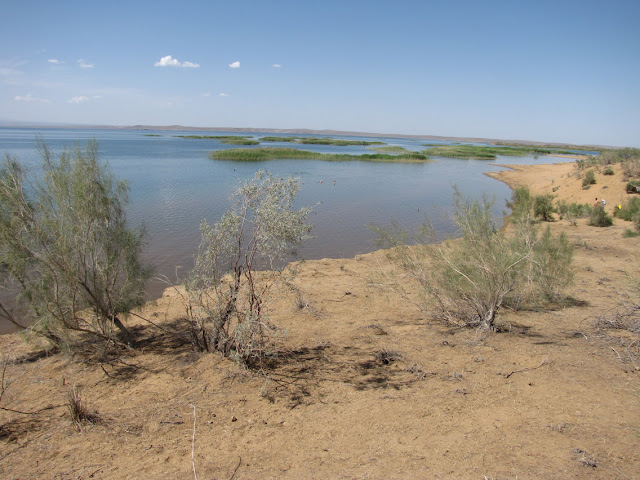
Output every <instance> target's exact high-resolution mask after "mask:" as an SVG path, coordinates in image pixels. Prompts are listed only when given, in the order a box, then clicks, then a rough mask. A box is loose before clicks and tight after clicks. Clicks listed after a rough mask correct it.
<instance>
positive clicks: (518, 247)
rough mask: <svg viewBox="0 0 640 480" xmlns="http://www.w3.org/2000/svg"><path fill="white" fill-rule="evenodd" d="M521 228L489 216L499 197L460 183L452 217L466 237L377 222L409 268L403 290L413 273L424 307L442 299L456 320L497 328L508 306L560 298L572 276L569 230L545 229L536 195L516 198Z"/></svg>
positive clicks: (444, 310)
mask: <svg viewBox="0 0 640 480" xmlns="http://www.w3.org/2000/svg"><path fill="white" fill-rule="evenodd" d="M510 204H511V208H512V210H513V213H514V214H513V216H512V222H513V223H514V224H515V234H514V235H513V236H507V235H506V234H505V232H504V231H503V230H500V229H498V226H497V225H496V224H495V222H494V221H493V219H492V217H491V208H492V206H493V201H492V200H489V199H487V198H486V197H485V198H483V199H482V201H471V200H469V199H466V198H464V197H463V195H462V194H461V193H460V192H459V191H458V190H455V192H454V205H455V213H454V215H453V219H454V221H455V223H456V225H457V227H458V229H459V231H460V233H461V238H459V239H456V240H451V241H448V242H444V243H441V244H436V243H435V242H436V236H435V231H434V229H433V227H432V226H431V225H429V224H426V225H424V226H423V227H422V228H421V229H420V231H419V232H418V234H416V235H411V234H409V233H408V232H406V231H404V230H402V229H400V228H398V227H395V228H394V229H384V228H379V227H373V228H374V230H375V231H376V232H377V233H378V236H379V239H380V244H381V245H382V246H385V247H395V248H394V249H393V250H392V251H391V253H390V258H391V259H392V260H393V261H394V262H395V263H396V264H397V265H398V266H399V267H400V269H401V271H402V272H403V276H402V279H398V280H397V281H396V282H394V287H395V288H396V289H397V290H398V291H399V292H400V293H402V294H404V292H405V290H404V287H405V285H404V282H406V281H407V280H406V279H407V277H408V278H409V279H411V280H413V281H414V282H417V284H419V286H420V290H421V292H422V296H421V305H422V308H423V310H425V311H431V312H433V303H434V302H435V305H436V306H437V307H438V311H439V315H440V318H444V319H445V320H446V321H447V322H448V323H450V324H453V325H458V326H463V325H467V326H474V327H480V328H482V329H493V328H494V325H495V321H496V319H497V316H498V314H499V312H500V310H501V308H502V307H503V306H509V307H510V308H512V309H522V308H538V307H540V306H544V305H548V304H551V303H557V302H558V301H561V300H562V298H563V297H562V291H563V289H564V288H565V287H566V286H567V285H568V284H569V283H570V282H571V280H572V278H573V273H572V270H571V261H572V256H573V249H572V247H571V246H570V245H569V242H568V240H567V238H566V236H565V235H564V234H562V235H560V236H557V237H554V236H553V235H552V234H551V230H550V229H549V228H547V229H545V230H544V231H543V232H542V233H541V232H540V231H539V229H538V228H537V225H536V223H535V221H534V215H535V214H534V205H535V202H534V201H531V196H530V195H524V194H523V192H522V191H521V192H519V193H514V196H513V197H512V201H511V202H510Z"/></svg>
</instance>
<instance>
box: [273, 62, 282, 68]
mask: <svg viewBox="0 0 640 480" xmlns="http://www.w3.org/2000/svg"><path fill="white" fill-rule="evenodd" d="M271 66H272V67H273V68H280V67H282V65H280V64H279V63H274V64H273V65H271Z"/></svg>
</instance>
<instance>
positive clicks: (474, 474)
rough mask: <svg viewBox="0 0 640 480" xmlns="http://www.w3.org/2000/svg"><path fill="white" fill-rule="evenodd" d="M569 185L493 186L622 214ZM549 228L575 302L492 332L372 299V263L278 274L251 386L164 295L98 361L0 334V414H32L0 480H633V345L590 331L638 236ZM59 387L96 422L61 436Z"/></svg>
mask: <svg viewBox="0 0 640 480" xmlns="http://www.w3.org/2000/svg"><path fill="white" fill-rule="evenodd" d="M572 172H573V165H572V164H561V165H553V166H551V165H540V166H532V167H514V170H513V171H507V172H500V173H496V174H493V176H494V177H496V178H499V179H501V180H503V181H505V182H507V183H508V184H509V185H511V186H516V185H529V186H530V187H531V189H532V190H533V191H534V192H549V193H551V191H552V190H555V191H554V195H556V196H557V197H558V198H562V199H566V200H568V201H580V202H591V203H593V201H594V198H595V197H598V198H601V197H603V196H604V197H605V198H606V199H607V201H608V206H607V209H608V210H609V211H611V210H612V209H613V205H614V204H615V203H618V202H621V201H622V200H623V199H624V198H625V194H624V191H623V186H624V183H623V182H622V180H621V176H620V174H619V172H617V174H616V175H615V176H603V175H600V174H598V175H596V178H597V182H598V183H597V184H596V185H594V186H592V187H591V189H589V190H582V188H581V181H580V180H579V179H578V178H577V177H576V176H574V175H572ZM550 225H551V228H552V230H553V231H554V232H560V231H563V232H565V233H566V234H567V235H568V236H569V238H570V239H571V241H572V242H573V243H574V244H575V246H576V248H575V271H576V276H575V282H574V285H573V286H572V287H571V288H570V289H569V291H568V292H567V293H568V294H570V295H571V296H572V297H573V298H574V299H575V302H574V304H575V305H574V306H570V307H565V308H561V309H556V310H553V311H538V312H531V311H529V312H512V311H508V310H504V311H502V312H501V316H500V320H499V325H500V328H499V331H498V332H496V333H492V334H481V333H480V332H477V331H475V330H470V329H454V328H449V327H447V326H445V325H443V324H442V323H440V322H438V321H436V320H433V319H431V318H430V316H428V315H425V314H423V313H421V312H420V311H419V310H418V309H417V308H416V307H414V306H413V305H412V304H410V303H409V302H407V301H405V300H403V299H401V298H400V297H398V296H396V295H394V294H393V293H391V292H390V291H389V290H388V289H385V288H383V285H382V283H381V279H382V278H384V277H383V276H382V275H381V272H393V270H394V269H393V267H392V266H391V265H390V264H389V262H388V259H387V256H386V252H384V251H380V252H375V253H372V254H368V255H361V256H358V257H356V258H354V259H345V260H319V261H307V262H304V263H298V264H296V265H295V267H296V268H297V269H298V275H297V276H296V277H295V279H294V280H293V282H292V283H290V284H289V285H288V286H286V287H283V288H281V289H280V291H279V292H278V294H277V295H276V296H275V298H274V299H273V302H272V304H271V305H272V306H271V312H270V316H271V319H272V321H273V323H274V324H276V325H277V326H279V327H281V328H283V329H286V331H287V334H286V335H283V336H282V337H279V338H278V339H277V345H278V348H279V349H281V350H282V352H283V353H282V354H281V356H280V358H279V360H278V362H277V364H276V365H275V366H274V367H273V368H272V369H271V370H270V371H269V372H268V378H267V377H265V376H264V375H261V374H258V373H251V372H248V371H246V370H242V369H240V368H238V367H237V366H236V365H235V364H234V363H233V362H232V361H230V360H226V359H223V358H221V357H220V356H218V355H215V354H198V353H195V352H193V351H192V350H191V347H190V341H189V334H188V329H187V327H186V324H185V323H184V320H183V318H184V310H183V307H182V305H181V301H180V296H179V295H178V294H177V293H176V292H175V291H174V290H167V291H166V292H165V295H164V296H163V298H161V299H160V300H158V301H157V302H155V303H154V304H150V305H148V306H147V307H146V308H145V309H144V310H143V311H142V312H141V314H142V315H144V316H145V317H147V318H150V319H152V320H153V321H154V322H156V323H158V324H159V325H161V326H162V327H163V328H164V331H163V330H160V329H157V328H154V327H152V326H150V325H149V324H146V323H144V322H141V323H135V322H134V330H135V333H136V335H137V337H138V339H139V340H140V342H139V347H138V349H137V350H135V351H133V352H130V353H129V354H127V355H122V356H120V357H118V358H116V359H111V360H110V361H104V362H103V363H100V362H98V361H94V362H87V361H82V360H81V359H79V358H78V357H75V358H74V357H70V356H68V355H63V354H57V355H47V354H46V353H45V352H44V351H43V350H42V349H41V348H39V347H38V346H37V345H31V346H30V345H28V344H26V343H24V342H23V340H22V339H21V338H20V337H19V336H18V335H6V336H3V337H2V338H0V347H1V348H2V352H3V354H4V355H7V356H9V358H10V360H11V361H10V362H9V363H8V365H7V368H6V372H5V380H4V383H5V385H6V388H5V393H4V396H3V397H2V399H1V402H2V403H1V405H0V407H3V408H5V409H7V408H10V409H15V410H21V411H25V412H37V413H34V414H31V415H26V414H20V413H15V412H12V411H8V410H3V411H0V477H2V478H16V479H35V478H46V479H71V478H77V479H88V478H109V479H127V478H149V479H174V478H175V479H188V478H195V477H196V474H197V478H200V479H205V478H206V479H213V478H215V479H237V480H240V479H262V478H287V479H314V478H317V479H328V478H336V479H340V478H345V479H346V478H349V479H351V478H363V479H364V478H372V479H377V478H380V479H382V478H384V479H389V478H397V479H407V478H421V479H422V478H452V479H457V478H465V479H466V478H470V479H498V478H500V479H506V478H510V479H513V478H519V479H526V478H545V479H555V478H557V479H565V478H594V479H595V478H601V479H612V478H619V479H632V478H640V408H639V407H640V371H639V370H640V363H639V362H638V356H637V355H636V356H634V353H635V354H637V353H638V352H637V351H636V350H634V345H635V346H636V347H637V343H636V344H634V345H633V344H632V342H633V341H635V340H637V339H638V336H637V334H633V333H631V332H627V331H624V330H615V331H611V330H600V329H597V328H596V327H595V325H594V322H595V321H596V319H597V318H598V317H599V316H601V315H603V314H612V313H613V312H615V311H616V309H617V308H618V307H619V304H620V298H621V297H620V296H621V294H622V293H623V292H624V291H625V288H626V285H627V282H628V278H627V275H635V276H636V277H639V276H640V267H639V264H638V252H640V238H639V237H635V238H623V236H622V234H623V231H624V229H625V228H628V227H629V224H627V222H623V221H616V223H615V224H614V226H613V227H610V228H595V227H589V226H587V225H586V221H585V220H579V221H578V225H577V226H573V225H571V224H569V222H567V221H556V222H553V223H551V224H550ZM630 345H631V346H630ZM627 347H629V348H627ZM87 348H89V346H87ZM384 360H386V361H384ZM73 385H76V391H79V392H81V394H82V397H83V400H84V402H85V404H86V406H87V408H88V409H89V410H90V411H91V412H92V413H95V414H96V419H97V422H96V423H95V424H88V425H85V426H83V427H82V428H81V429H79V430H78V429H77V428H76V427H75V426H74V425H73V423H72V421H71V417H70V415H69V412H68V410H67V407H66V405H65V404H66V400H67V392H68V391H69V389H70V388H71V387H72V386H73ZM194 422H195V430H194ZM192 453H193V461H192ZM194 470H195V471H194Z"/></svg>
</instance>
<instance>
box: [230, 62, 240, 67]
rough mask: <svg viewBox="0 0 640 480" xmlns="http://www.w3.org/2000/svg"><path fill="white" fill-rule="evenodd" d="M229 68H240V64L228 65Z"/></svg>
mask: <svg viewBox="0 0 640 480" xmlns="http://www.w3.org/2000/svg"><path fill="white" fill-rule="evenodd" d="M229 67H230V68H240V62H233V63H230V64H229Z"/></svg>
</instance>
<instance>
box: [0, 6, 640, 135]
mask: <svg viewBox="0 0 640 480" xmlns="http://www.w3.org/2000/svg"><path fill="white" fill-rule="evenodd" d="M2 17H3V28H2V29H1V30H0V121H30V122H62V123H76V124H78V123H81V124H109V125H134V124H150V125H170V124H181V125H188V126H211V127H254V128H311V129H325V128H326V129H335V130H351V131H360V132H379V133H404V134H410V135H418V134H424V135H445V136H471V137H485V138H503V139H522V140H539V141H549V142H552V141H558V142H570V143H580V144H582V143H588V144H601V145H617V146H636V147H640V28H637V21H638V19H639V18H640V1H638V0H628V1H616V0H608V1H606V2H605V1H589V0H580V1H562V0H556V1H542V0H537V1H518V0H509V1H482V0H475V1H456V0H448V1H444V0H442V1H431V0H423V1H403V0H395V1H393V2H392V1H376V0H369V1H359V0H352V1H350V0H342V1H315V2H309V1H307V2H305V1H303V0H298V1H279V0H271V1H266V0H262V1H242V0H235V1H226V2H221V1H215V0H213V1H202V2H197V1H188V0H186V1H182V2H165V1H161V0H159V1H154V2H147V1H135V0H129V1H126V2H121V1H117V0H115V1H109V2H106V1H100V2H97V1H91V0H84V1H82V2H76V1H63V2H53V1H50V0H48V1H15V0H9V1H8V2H4V3H3V6H2Z"/></svg>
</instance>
